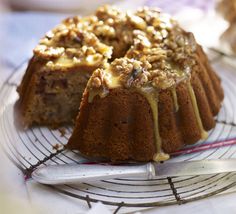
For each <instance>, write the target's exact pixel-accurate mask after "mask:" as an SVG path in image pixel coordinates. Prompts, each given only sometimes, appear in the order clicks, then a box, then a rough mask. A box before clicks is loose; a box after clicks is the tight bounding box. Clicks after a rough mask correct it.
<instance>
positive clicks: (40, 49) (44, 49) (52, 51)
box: [34, 45, 65, 60]
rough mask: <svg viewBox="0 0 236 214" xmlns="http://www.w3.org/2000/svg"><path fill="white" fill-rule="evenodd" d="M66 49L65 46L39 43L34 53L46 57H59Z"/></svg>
mask: <svg viewBox="0 0 236 214" xmlns="http://www.w3.org/2000/svg"><path fill="white" fill-rule="evenodd" d="M64 51H65V48H63V47H56V48H53V47H48V46H46V45H38V46H37V47H36V48H35V49H34V54H35V55H36V56H38V57H42V58H45V59H48V60H49V59H52V58H58V57H60V56H61V55H62V54H63V53H64Z"/></svg>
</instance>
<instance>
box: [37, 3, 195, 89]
mask: <svg viewBox="0 0 236 214" xmlns="http://www.w3.org/2000/svg"><path fill="white" fill-rule="evenodd" d="M196 47H197V44H196V42H195V39H194V37H193V35H192V34H191V33H187V32H185V31H184V30H182V29H181V28H180V27H179V25H178V23H177V22H176V21H175V20H173V19H172V18H171V17H170V16H169V15H167V14H164V13H162V12H160V11H159V10H158V9H150V8H147V7H144V8H142V9H139V10H137V11H135V12H133V13H131V12H129V11H128V12H121V11H120V10H118V9H117V8H115V7H111V6H103V7H100V8H98V9H97V11H96V12H95V14H94V15H91V16H87V17H83V18H81V17H78V16H75V17H72V18H68V19H66V20H64V21H63V22H62V23H61V24H60V25H58V26H57V27H55V28H54V29H53V30H52V31H50V32H48V33H47V34H46V36H45V37H44V38H43V39H41V41H40V43H39V45H38V46H37V47H36V48H35V50H34V54H35V56H36V57H38V58H40V59H43V60H45V61H46V62H47V63H46V67H47V68H48V69H49V70H54V69H55V68H63V67H68V66H69V67H71V66H72V67H73V66H77V65H85V66H91V65H92V66H97V67H99V68H98V70H97V71H96V72H95V73H94V75H93V76H92V78H91V81H90V83H89V87H90V88H95V89H97V88H98V87H99V86H98V85H99V84H98V82H99V81H98V80H99V79H100V82H101V84H102V86H101V87H103V88H104V87H106V88H113V87H135V88H140V87H150V86H151V87H154V88H157V89H166V88H170V87H172V86H174V85H175V84H176V83H178V82H179V81H181V80H182V79H185V78H187V77H188V76H189V74H190V71H191V67H192V66H193V65H194V64H195V60H194V54H195V51H196ZM108 62H109V63H108ZM104 81H105V82H104ZM103 83H104V84H105V85H103Z"/></svg>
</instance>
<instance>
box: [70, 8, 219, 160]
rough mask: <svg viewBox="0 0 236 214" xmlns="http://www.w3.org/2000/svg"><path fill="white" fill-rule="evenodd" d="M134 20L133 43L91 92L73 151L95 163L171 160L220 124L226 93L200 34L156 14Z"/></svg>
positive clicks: (98, 74) (94, 79)
mask: <svg viewBox="0 0 236 214" xmlns="http://www.w3.org/2000/svg"><path fill="white" fill-rule="evenodd" d="M131 17H132V16H131ZM134 17H135V18H133V19H136V17H138V18H137V19H138V20H142V21H141V22H140V23H142V26H143V28H142V29H138V30H133V37H132V39H133V44H132V45H131V46H130V48H129V50H128V51H127V52H126V54H125V56H124V57H120V58H116V59H114V60H113V61H112V62H111V63H110V64H109V65H107V66H106V67H104V68H98V69H97V70H96V71H95V72H94V73H93V75H92V76H91V78H90V80H89V82H88V84H87V87H86V89H85V91H84V94H83V98H82V102H81V105H80V112H79V115H78V117H77V119H76V124H75V128H74V131H73V134H72V136H71V138H70V140H69V143H68V148H70V149H77V150H79V151H80V152H81V153H82V154H84V155H86V156H88V157H95V158H106V159H108V160H111V161H112V162H117V161H126V160H135V161H151V160H154V161H164V160H166V159H168V158H169V155H168V153H171V152H173V151H176V150H177V149H179V148H181V147H183V146H184V145H187V144H192V143H195V142H197V141H198V140H200V139H205V138H206V137H207V132H206V131H207V130H210V129H212V128H213V127H214V126H215V120H214V116H215V115H216V114H217V113H218V112H219V110H220V106H221V101H222V99H223V91H222V88H221V85H220V79H219V78H218V76H217V75H216V73H215V72H214V71H213V70H212V68H211V67H210V65H209V63H208V59H207V57H206V55H205V54H204V52H203V50H202V48H201V46H199V45H198V44H197V43H196V41H195V39H194V37H193V35H192V33H188V32H185V31H184V30H183V29H181V28H180V27H179V26H178V24H177V23H176V22H175V21H174V20H172V19H171V18H169V17H168V16H166V15H164V14H162V13H160V12H159V11H156V10H151V9H147V8H144V9H142V10H139V11H137V12H136V13H135V14H134Z"/></svg>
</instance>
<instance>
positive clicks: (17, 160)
mask: <svg viewBox="0 0 236 214" xmlns="http://www.w3.org/2000/svg"><path fill="white" fill-rule="evenodd" d="M210 58H211V62H212V64H213V66H214V67H215V69H216V70H217V71H218V73H219V75H220V76H221V78H222V84H223V87H224V91H225V99H224V102H223V106H222V109H221V112H220V113H219V115H218V116H217V118H216V121H217V125H216V127H215V129H214V130H212V131H211V132H210V133H209V137H208V139H207V140H206V141H204V142H203V141H200V142H198V143H197V144H195V145H194V146H188V147H186V148H185V149H183V150H181V151H179V152H178V153H176V154H175V155H174V156H173V157H172V159H171V160H170V161H174V162H176V161H189V160H203V159H221V158H235V157H236V146H234V144H236V124H235V121H236V114H235V109H236V87H235V85H234V81H236V73H234V72H235V71H234V70H235V68H234V67H233V66H232V65H227V64H226V63H224V60H225V56H224V55H223V54H222V53H219V52H216V51H211V52H210ZM25 68H26V62H24V63H22V64H21V65H20V66H19V67H17V68H15V70H14V72H13V74H12V75H11V76H10V77H9V78H8V79H7V81H6V82H5V83H4V84H3V85H2V87H1V89H0V100H1V106H0V136H1V140H0V141H1V144H0V145H1V147H2V149H3V150H4V152H5V153H6V155H7V156H8V158H9V159H10V160H11V161H12V162H13V163H14V164H15V165H16V166H17V167H18V168H19V169H20V170H21V171H22V172H23V173H24V175H25V179H26V180H27V179H30V177H31V173H32V172H33V170H35V169H36V168H37V167H40V166H42V165H49V164H69V163H78V164H79V163H84V162H86V161H87V160H86V159H84V158H82V157H80V155H79V154H78V153H76V152H74V151H68V150H66V149H64V145H65V144H66V143H67V141H68V138H69V136H70V134H71V131H72V128H71V127H64V129H63V130H51V129H48V128H46V127H35V128H30V129H29V130H25V131H20V130H18V129H17V128H16V127H15V125H14V110H13V109H14V108H13V107H14V103H15V101H16V100H17V99H18V95H17V93H16V87H17V85H18V84H19V82H20V80H21V78H22V75H23V74H24V71H25ZM219 145H222V147H219ZM234 186H236V173H224V174H215V175H205V176H188V177H168V178H162V179H152V180H141V179H137V178H129V179H110V180H100V181H97V182H95V183H94V182H93V183H89V182H86V183H82V184H78V185H60V186H51V188H52V189H53V190H54V191H57V192H60V193H62V194H65V195H67V196H71V197H73V198H76V199H80V200H84V201H85V203H87V204H88V206H89V207H91V206H92V204H93V203H94V202H97V201H101V202H102V203H104V204H106V205H111V206H113V210H114V213H118V212H122V211H121V210H120V209H121V208H123V207H124V208H127V207H140V208H141V207H143V208H144V207H155V206H167V205H172V204H183V203H187V202H190V201H195V200H199V199H202V198H206V197H209V196H213V195H216V194H219V193H222V192H225V191H228V190H230V189H232V188H233V187H234Z"/></svg>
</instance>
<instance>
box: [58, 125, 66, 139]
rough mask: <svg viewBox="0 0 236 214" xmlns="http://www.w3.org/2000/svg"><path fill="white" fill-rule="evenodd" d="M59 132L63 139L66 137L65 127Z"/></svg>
mask: <svg viewBox="0 0 236 214" xmlns="http://www.w3.org/2000/svg"><path fill="white" fill-rule="evenodd" d="M58 131H59V132H60V133H61V137H64V136H65V135H66V129H65V128H64V127H60V128H59V129H58Z"/></svg>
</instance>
